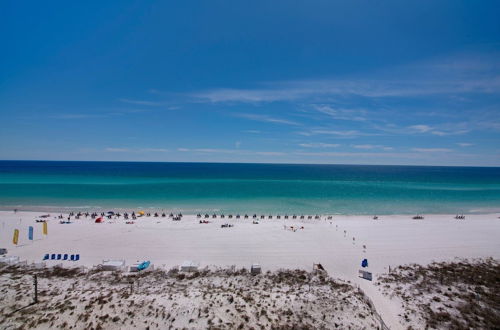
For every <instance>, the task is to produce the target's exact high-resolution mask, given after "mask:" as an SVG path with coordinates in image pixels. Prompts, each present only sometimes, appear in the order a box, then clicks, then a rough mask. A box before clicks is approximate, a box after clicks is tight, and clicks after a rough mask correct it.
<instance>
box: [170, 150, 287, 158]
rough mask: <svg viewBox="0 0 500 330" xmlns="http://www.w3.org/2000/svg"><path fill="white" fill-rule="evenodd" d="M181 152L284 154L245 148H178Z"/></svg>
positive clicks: (282, 153)
mask: <svg viewBox="0 0 500 330" xmlns="http://www.w3.org/2000/svg"><path fill="white" fill-rule="evenodd" d="M177 151H180V152H194V153H207V154H238V155H260V156H283V155H286V153H284V152H281V151H255V150H244V149H219V148H177Z"/></svg>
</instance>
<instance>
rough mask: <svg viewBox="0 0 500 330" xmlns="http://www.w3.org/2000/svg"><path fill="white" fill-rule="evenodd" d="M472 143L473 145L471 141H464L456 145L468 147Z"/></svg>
mask: <svg viewBox="0 0 500 330" xmlns="http://www.w3.org/2000/svg"><path fill="white" fill-rule="evenodd" d="M473 145H474V144H473V143H465V142H462V143H457V146H459V147H470V146H473Z"/></svg>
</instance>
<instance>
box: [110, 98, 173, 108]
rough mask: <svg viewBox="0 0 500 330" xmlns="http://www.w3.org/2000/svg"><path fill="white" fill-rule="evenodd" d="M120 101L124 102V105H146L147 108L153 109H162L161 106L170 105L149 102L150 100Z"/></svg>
mask: <svg viewBox="0 0 500 330" xmlns="http://www.w3.org/2000/svg"><path fill="white" fill-rule="evenodd" d="M118 101H120V102H123V103H128V104H136V105H146V106H152V107H160V106H165V105H168V103H165V102H158V101H148V100H131V99H118Z"/></svg>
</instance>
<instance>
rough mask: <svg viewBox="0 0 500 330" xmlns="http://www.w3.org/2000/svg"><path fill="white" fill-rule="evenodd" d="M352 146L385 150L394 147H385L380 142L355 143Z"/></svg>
mask: <svg viewBox="0 0 500 330" xmlns="http://www.w3.org/2000/svg"><path fill="white" fill-rule="evenodd" d="M352 147H353V148H355V149H367V150H371V149H382V150H387V151H389V150H393V149H394V148H392V147H386V146H383V145H380V144H356V145H353V146H352Z"/></svg>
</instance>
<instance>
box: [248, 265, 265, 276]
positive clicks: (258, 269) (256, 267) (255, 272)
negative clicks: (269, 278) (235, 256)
mask: <svg viewBox="0 0 500 330" xmlns="http://www.w3.org/2000/svg"><path fill="white" fill-rule="evenodd" d="M260 273H262V268H261V267H260V265H259V264H252V266H251V267H250V274H252V275H259V274H260Z"/></svg>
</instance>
